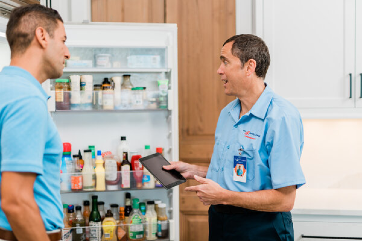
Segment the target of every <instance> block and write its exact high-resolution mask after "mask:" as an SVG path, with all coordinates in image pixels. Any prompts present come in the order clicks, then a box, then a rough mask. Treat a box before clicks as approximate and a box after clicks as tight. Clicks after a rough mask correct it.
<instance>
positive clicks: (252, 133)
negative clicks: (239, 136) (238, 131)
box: [244, 131, 260, 140]
mask: <svg viewBox="0 0 373 249" xmlns="http://www.w3.org/2000/svg"><path fill="white" fill-rule="evenodd" d="M244 132H245V137H247V138H250V139H254V140H255V139H256V138H257V137H260V135H258V134H255V133H254V132H250V131H244Z"/></svg>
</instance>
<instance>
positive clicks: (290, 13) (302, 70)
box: [255, 0, 361, 118]
mask: <svg viewBox="0 0 373 249" xmlns="http://www.w3.org/2000/svg"><path fill="white" fill-rule="evenodd" d="M359 2H360V1H359V0H358V1H357V3H359ZM355 4H356V1H355V0H345V1H340V0H329V1H323V0H314V1H297V0H281V1H274V0H258V1H256V2H255V32H256V34H257V35H259V36H261V37H262V38H263V39H264V41H265V42H266V44H267V45H268V47H269V50H270V54H271V65H270V67H269V71H268V74H267V77H266V80H265V81H266V82H268V84H269V85H270V86H271V87H272V88H273V89H274V91H275V92H276V93H278V94H279V95H281V96H283V97H285V98H286V99H288V100H289V101H290V102H292V103H293V104H294V105H295V106H296V107H297V108H298V109H299V110H300V112H301V114H302V116H303V117H305V118H307V117H311V118H324V117H326V118H348V117H354V118H356V117H361V108H356V107H361V100H360V98H359V96H360V78H359V77H360V76H359V74H360V73H361V70H360V71H359V67H360V68H361V38H360V40H359V38H357V37H359V33H360V37H361V3H360V4H357V5H356V6H355ZM355 19H356V20H358V22H356V20H355ZM359 53H360V54H359ZM359 57H360V58H359ZM359 63H360V66H359Z"/></svg>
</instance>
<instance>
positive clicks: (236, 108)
mask: <svg viewBox="0 0 373 249" xmlns="http://www.w3.org/2000/svg"><path fill="white" fill-rule="evenodd" d="M264 84H265V86H266V88H265V89H264V91H263V92H262V94H261V95H260V97H259V99H258V100H257V101H256V102H255V104H254V106H253V107H252V108H251V110H250V111H248V112H247V113H246V114H245V115H243V116H242V117H241V118H243V117H244V116H249V115H250V114H252V115H254V116H255V117H258V118H260V119H265V117H266V115H267V110H268V107H269V105H270V103H271V101H272V98H273V95H274V92H273V91H272V89H271V88H270V87H269V86H268V85H267V84H266V83H264ZM240 111H241V101H240V100H239V99H236V100H235V102H233V104H232V109H231V110H230V111H229V113H230V115H231V116H232V118H233V119H234V120H235V122H236V123H237V122H238V121H239V116H240Z"/></svg>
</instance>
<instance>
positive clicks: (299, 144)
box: [164, 34, 305, 241]
mask: <svg viewBox="0 0 373 249" xmlns="http://www.w3.org/2000/svg"><path fill="white" fill-rule="evenodd" d="M220 60H221V65H220V67H219V69H218V71H217V73H218V74H219V75H220V76H221V80H222V81H223V83H224V89H225V94H227V95H229V96H236V97H237V99H235V100H234V101H232V102H231V103H229V104H228V105H227V106H226V107H225V108H224V109H223V110H222V111H221V113H220V117H219V120H218V124H217V127H216V131H215V147H214V152H213V155H212V158H211V163H210V166H209V167H208V168H206V167H203V166H197V165H192V164H188V163H184V162H171V165H169V166H164V169H176V170H177V171H179V172H180V173H181V174H182V175H183V176H184V177H185V178H187V179H192V178H194V179H196V180H197V181H198V182H199V183H201V184H200V185H197V186H192V187H187V188H185V190H186V191H192V192H196V194H197V196H198V197H199V199H200V200H201V202H203V204H204V205H211V206H210V209H209V240H235V241H237V240H294V232H293V223H292V217H291V214H290V210H292V208H293V205H294V201H295V193H296V189H297V188H299V187H300V186H302V185H303V184H305V178H304V175H303V172H302V169H301V166H300V162H299V161H300V157H301V153H302V149H303V125H302V120H301V117H300V114H299V112H298V110H297V109H296V108H295V107H294V106H293V105H292V104H291V103H289V102H288V101H287V100H285V99H284V98H282V97H280V96H278V95H277V94H275V93H274V92H273V91H272V90H271V88H269V86H268V85H267V84H266V83H264V78H265V75H266V73H267V70H268V67H269V64H270V55H269V51H268V48H267V46H266V45H265V43H264V41H263V40H262V39H260V38H259V37H256V36H254V35H248V34H247V35H236V36H233V37H231V38H229V39H228V40H227V41H226V42H225V43H224V44H223V48H222V49H221V55H220ZM205 177H206V178H205Z"/></svg>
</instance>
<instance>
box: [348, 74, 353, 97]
mask: <svg viewBox="0 0 373 249" xmlns="http://www.w3.org/2000/svg"><path fill="white" fill-rule="evenodd" d="M348 75H349V76H350V99H352V73H349V74H348Z"/></svg>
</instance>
